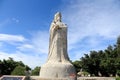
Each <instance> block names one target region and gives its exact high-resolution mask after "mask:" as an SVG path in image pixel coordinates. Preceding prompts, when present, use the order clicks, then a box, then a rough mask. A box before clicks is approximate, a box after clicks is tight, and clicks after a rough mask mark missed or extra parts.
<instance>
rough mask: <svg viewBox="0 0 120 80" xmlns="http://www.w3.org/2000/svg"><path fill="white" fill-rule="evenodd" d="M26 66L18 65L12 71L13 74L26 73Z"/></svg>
mask: <svg viewBox="0 0 120 80" xmlns="http://www.w3.org/2000/svg"><path fill="white" fill-rule="evenodd" d="M25 71H26V69H25V67H23V66H17V67H16V68H15V69H14V70H13V71H12V73H11V75H25Z"/></svg>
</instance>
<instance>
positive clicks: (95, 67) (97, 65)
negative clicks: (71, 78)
mask: <svg viewBox="0 0 120 80" xmlns="http://www.w3.org/2000/svg"><path fill="white" fill-rule="evenodd" d="M73 63H74V66H75V67H76V69H77V70H79V69H80V68H82V69H83V71H86V72H89V73H90V74H91V75H95V76H99V75H102V76H111V75H112V76H115V75H116V74H118V75H120V36H119V37H118V39H117V43H116V44H115V45H114V46H111V45H109V46H108V47H107V48H106V49H105V50H100V51H90V53H87V54H85V55H84V57H82V58H81V59H80V60H79V61H75V62H73ZM80 64H81V65H80Z"/></svg>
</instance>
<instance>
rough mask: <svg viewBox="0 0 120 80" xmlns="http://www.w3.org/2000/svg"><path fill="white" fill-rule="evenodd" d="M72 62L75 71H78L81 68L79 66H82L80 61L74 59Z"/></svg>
mask: <svg viewBox="0 0 120 80" xmlns="http://www.w3.org/2000/svg"><path fill="white" fill-rule="evenodd" d="M72 64H73V65H74V67H75V69H76V72H77V73H78V72H79V71H80V70H81V68H82V63H81V61H79V60H76V61H74V62H72Z"/></svg>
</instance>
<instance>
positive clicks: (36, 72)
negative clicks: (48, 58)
mask: <svg viewBox="0 0 120 80" xmlns="http://www.w3.org/2000/svg"><path fill="white" fill-rule="evenodd" d="M39 72H40V67H38V66H37V67H35V68H34V69H33V70H32V75H39Z"/></svg>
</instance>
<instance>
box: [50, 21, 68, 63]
mask: <svg viewBox="0 0 120 80" xmlns="http://www.w3.org/2000/svg"><path fill="white" fill-rule="evenodd" d="M49 41H50V42H49V54H48V62H67V61H69V58H68V54H67V26H66V25H65V24H64V23H62V22H56V23H55V22H52V23H51V27H50V40H49Z"/></svg>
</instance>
